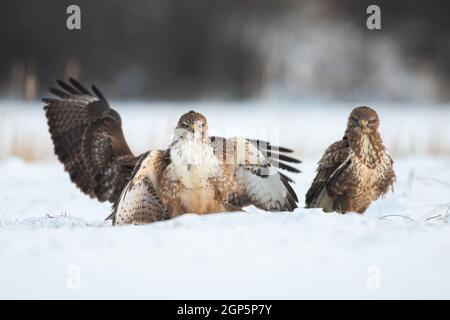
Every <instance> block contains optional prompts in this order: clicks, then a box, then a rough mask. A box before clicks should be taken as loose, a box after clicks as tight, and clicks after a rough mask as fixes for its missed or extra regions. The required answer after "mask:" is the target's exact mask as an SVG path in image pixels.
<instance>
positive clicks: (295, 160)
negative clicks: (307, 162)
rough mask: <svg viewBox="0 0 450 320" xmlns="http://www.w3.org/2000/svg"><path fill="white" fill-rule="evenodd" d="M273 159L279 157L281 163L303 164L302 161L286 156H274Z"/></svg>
mask: <svg viewBox="0 0 450 320" xmlns="http://www.w3.org/2000/svg"><path fill="white" fill-rule="evenodd" d="M272 157H278V159H280V160H281V161H286V162H291V163H302V161H301V160H299V159H297V158H293V157H289V156H286V155H284V154H273V155H272Z"/></svg>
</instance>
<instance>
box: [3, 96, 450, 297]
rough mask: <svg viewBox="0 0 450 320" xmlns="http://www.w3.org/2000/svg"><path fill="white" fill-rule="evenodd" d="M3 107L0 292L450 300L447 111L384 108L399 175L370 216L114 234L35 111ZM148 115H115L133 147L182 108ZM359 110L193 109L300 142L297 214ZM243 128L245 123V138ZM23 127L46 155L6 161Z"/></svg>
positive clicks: (249, 218)
mask: <svg viewBox="0 0 450 320" xmlns="http://www.w3.org/2000/svg"><path fill="white" fill-rule="evenodd" d="M5 104H7V105H5ZM0 105H1V104H0ZM2 107H3V108H0V116H1V118H0V121H2V122H3V124H7V125H3V126H2V128H3V129H2V130H3V135H2V136H1V137H0V139H3V141H2V140H0V144H1V145H2V147H3V149H2V152H3V155H4V156H3V158H4V159H3V160H1V161H0V203H1V206H0V298H205V299H213V298H255V299H257V298H275V299H278V298H374V299H378V298H446V299H449V298H450V254H449V252H450V226H449V224H448V214H449V212H450V210H449V208H450V156H449V150H450V144H449V142H448V141H450V129H449V126H446V125H442V124H445V123H450V112H449V110H450V109H448V108H445V109H444V108H443V109H439V108H437V109H426V108H425V109H421V108H417V109H415V108H413V109H407V111H406V113H405V112H404V110H405V109H401V108H399V107H392V108H390V107H388V106H382V107H380V108H379V109H380V110H379V113H380V115H381V119H382V129H381V130H382V134H383V137H384V138H385V142H386V145H387V146H388V147H389V148H390V149H391V150H392V152H393V154H394V155H395V156H394V158H395V169H396V172H397V176H398V181H397V184H396V187H395V193H394V194H389V195H388V196H387V197H386V199H384V200H379V201H377V202H376V203H375V204H373V205H372V206H371V207H370V208H369V210H368V211H367V213H366V214H365V215H363V216H360V215H356V214H349V215H337V214H324V213H322V212H320V210H305V209H303V208H299V209H297V210H296V211H295V212H294V213H265V212H258V211H257V210H256V209H254V208H249V210H248V211H249V213H229V214H215V215H209V216H198V215H193V214H188V215H184V216H182V217H179V218H177V219H173V220H170V221H166V222H160V223H154V224H151V225H147V226H126V227H117V228H116V227H111V225H110V222H105V221H103V219H104V217H106V216H107V215H108V213H109V211H110V206H109V204H101V203H98V202H96V201H95V200H91V199H89V198H88V197H86V196H85V195H83V194H81V193H80V192H79V191H78V190H77V189H76V187H75V186H74V185H73V184H71V183H70V181H69V178H68V176H67V174H66V173H65V172H64V171H63V168H62V166H61V165H60V164H59V163H58V162H56V161H55V160H54V158H53V157H52V156H51V145H50V143H49V140H48V139H49V138H48V136H47V133H46V128H45V125H43V121H44V118H43V115H42V113H41V110H40V108H39V107H38V106H37V105H30V106H26V107H24V108H19V109H13V107H12V105H8V103H3V106H2ZM153 107H154V106H153ZM153 107H151V108H147V109H142V106H133V108H131V109H127V110H128V111H124V110H125V108H124V109H123V110H120V111H121V112H122V113H123V115H122V118H123V121H124V126H125V134H126V136H127V138H128V140H129V141H130V144H131V145H132V148H133V150H136V153H137V152H138V151H144V150H145V149H146V148H148V147H152V146H154V147H164V146H165V145H166V144H167V143H168V140H169V138H168V135H170V131H171V128H172V127H173V125H174V124H175V122H176V120H177V116H178V115H179V114H180V113H181V112H183V111H186V108H185V107H183V106H175V108H170V109H169V108H168V107H164V106H158V107H154V108H153ZM352 107H353V106H338V107H337V108H333V109H332V108H331V107H329V108H327V107H320V108H306V107H299V108H298V109H294V108H290V107H289V106H284V107H281V108H270V109H263V108H262V107H260V106H250V107H249V108H247V109H242V110H241V109H239V105H237V104H236V105H234V104H232V105H228V106H227V105H223V106H220V107H219V109H213V108H211V109H209V108H206V107H205V106H203V105H201V104H200V105H199V107H198V108H197V109H199V110H200V111H203V112H205V114H206V115H207V116H209V118H210V127H211V128H212V130H213V132H211V133H213V134H214V133H220V134H224V135H232V134H233V132H230V131H233V130H234V131H235V132H236V133H240V134H244V135H249V134H250V135H252V133H253V135H255V134H258V133H260V128H264V129H269V130H265V131H264V130H262V131H264V132H263V133H262V134H263V135H264V134H267V136H268V138H272V139H271V140H274V139H273V138H275V139H276V137H277V135H278V136H279V141H280V143H281V144H283V145H287V146H290V147H294V148H296V150H298V152H297V155H299V156H300V157H302V160H303V161H304V162H303V163H302V164H301V165H300V168H301V169H302V171H303V173H302V174H300V175H296V176H294V178H295V180H296V181H297V184H296V185H295V189H296V191H297V193H298V195H299V198H300V200H301V203H300V206H303V198H304V194H305V192H306V190H307V188H308V187H309V185H310V183H311V181H312V179H313V177H314V170H315V163H316V162H317V160H318V159H319V157H320V155H321V153H322V152H323V150H324V148H325V147H326V146H327V145H328V144H329V143H331V142H332V141H333V140H335V139H338V138H339V137H340V136H341V135H342V133H343V131H344V128H345V118H346V117H347V113H348V112H349V111H350V110H351V108H352ZM188 108H189V107H188ZM377 109H378V108H377ZM255 110H259V112H256V111H255ZM402 110H403V111H402ZM140 111H141V112H140ZM285 111H290V113H291V114H293V116H284V112H285ZM24 117H25V119H30V120H29V121H23V118H24ZM21 118H22V121H19V119H21ZM236 119H238V120H236ZM267 119H270V120H271V121H268V120H267ZM242 120H248V121H249V122H250V123H251V125H250V126H251V128H249V127H248V126H247V127H245V129H244V130H242V128H243V127H244V126H245V125H244V122H243V121H242ZM419 121H420V123H421V125H418V123H419ZM237 124H239V125H240V127H237ZM228 126H230V127H232V128H231V129H227V127H228ZM18 129H22V130H19V131H21V135H19V138H20V137H21V136H23V135H25V137H23V138H21V139H22V140H20V139H19V140H20V141H28V142H30V141H31V142H32V144H31V145H37V146H35V148H36V150H38V151H39V153H38V156H39V159H40V160H39V161H36V162H25V161H23V160H21V159H19V158H15V157H12V156H10V155H8V150H9V148H11V146H12V145H13V144H15V143H17V141H18V140H17V139H18V138H17V137H16V138H14V136H15V135H16V133H15V132H16V131H17V130H18ZM252 130H253V131H252ZM140 132H145V133H146V135H145V136H146V138H145V139H139V134H140ZM267 132H268V133H267ZM143 140H145V141H143ZM430 143H431V144H432V147H430ZM24 145H25V146H27V144H24Z"/></svg>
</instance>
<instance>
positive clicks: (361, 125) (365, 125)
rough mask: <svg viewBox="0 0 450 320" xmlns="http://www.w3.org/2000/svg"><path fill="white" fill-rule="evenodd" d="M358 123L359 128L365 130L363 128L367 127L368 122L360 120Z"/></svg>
mask: <svg viewBox="0 0 450 320" xmlns="http://www.w3.org/2000/svg"><path fill="white" fill-rule="evenodd" d="M358 123H359V126H360V127H361V128H365V127H367V124H368V123H369V121H367V120H366V119H360V120H359V121H358Z"/></svg>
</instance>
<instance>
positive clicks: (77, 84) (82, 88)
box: [69, 78, 92, 96]
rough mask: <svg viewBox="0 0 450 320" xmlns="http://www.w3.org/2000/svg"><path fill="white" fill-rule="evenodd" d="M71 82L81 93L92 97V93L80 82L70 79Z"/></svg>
mask: <svg viewBox="0 0 450 320" xmlns="http://www.w3.org/2000/svg"><path fill="white" fill-rule="evenodd" d="M69 81H70V83H71V84H72V85H73V86H74V87H75V88H76V89H78V91H80V92H81V93H84V94H87V95H90V96H92V93H91V92H90V91H89V90H88V89H86V88H85V87H84V86H83V85H82V84H81V83H80V82H78V81H77V80H75V79H74V78H69Z"/></svg>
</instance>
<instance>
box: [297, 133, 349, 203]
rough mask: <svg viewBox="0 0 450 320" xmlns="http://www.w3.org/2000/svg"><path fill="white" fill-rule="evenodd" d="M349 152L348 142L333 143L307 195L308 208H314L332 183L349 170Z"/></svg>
mask: <svg viewBox="0 0 450 320" xmlns="http://www.w3.org/2000/svg"><path fill="white" fill-rule="evenodd" d="M349 150H350V149H349V145H348V141H347V140H345V139H343V140H340V141H337V142H335V143H333V144H332V145H331V146H329V147H328V149H327V150H326V151H325V154H324V155H323V157H322V159H320V161H319V164H318V168H317V175H316V177H315V178H314V181H313V183H312V185H311V187H310V188H309V190H308V192H307V193H306V199H305V203H306V207H307V208H310V207H311V206H313V205H314V203H315V202H316V201H317V200H318V198H319V196H320V194H321V193H322V191H323V190H324V188H326V187H327V185H328V184H329V183H330V181H332V180H333V181H334V180H336V179H338V177H339V176H340V174H341V173H342V172H343V171H344V170H345V169H346V168H347V166H348V165H349V163H348V161H349V160H348V156H349Z"/></svg>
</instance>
